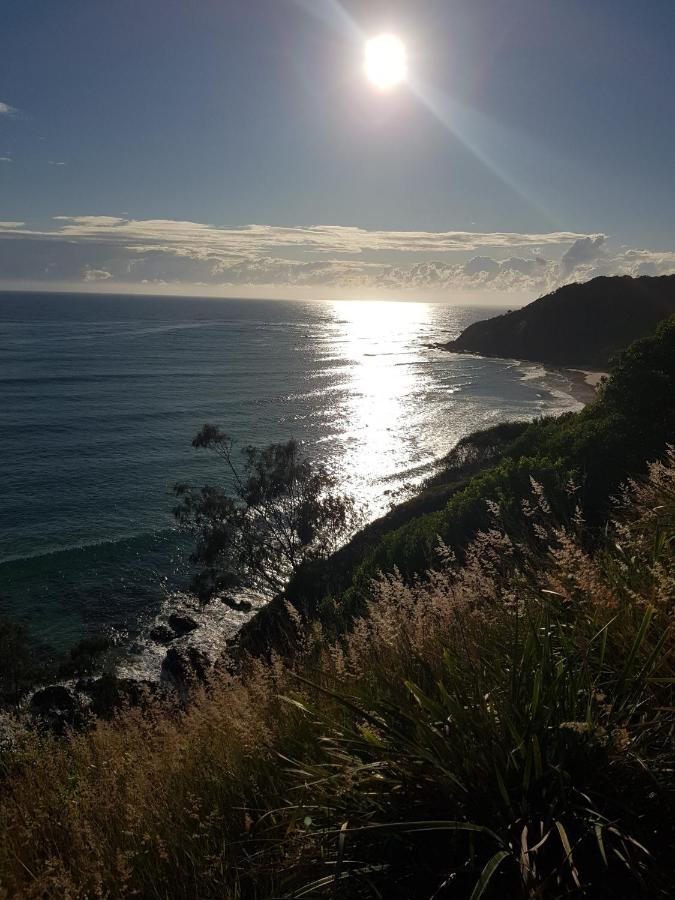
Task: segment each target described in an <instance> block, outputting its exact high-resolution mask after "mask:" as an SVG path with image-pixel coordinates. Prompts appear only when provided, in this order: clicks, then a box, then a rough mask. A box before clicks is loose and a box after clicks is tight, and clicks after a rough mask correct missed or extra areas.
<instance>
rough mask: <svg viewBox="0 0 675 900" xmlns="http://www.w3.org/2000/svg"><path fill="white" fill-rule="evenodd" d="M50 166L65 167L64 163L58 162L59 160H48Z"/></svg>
mask: <svg viewBox="0 0 675 900" xmlns="http://www.w3.org/2000/svg"><path fill="white" fill-rule="evenodd" d="M48 162H49V165H50V166H65V163H64V162H58V161H57V160H54V159H50V160H48Z"/></svg>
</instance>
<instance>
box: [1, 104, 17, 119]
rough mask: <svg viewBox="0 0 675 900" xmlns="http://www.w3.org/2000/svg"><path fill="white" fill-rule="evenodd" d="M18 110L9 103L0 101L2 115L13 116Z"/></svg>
mask: <svg viewBox="0 0 675 900" xmlns="http://www.w3.org/2000/svg"><path fill="white" fill-rule="evenodd" d="M15 112H17V110H16V109H15V108H14V107H13V106H10V105H9V103H3V102H2V101H0V116H11V115H12V113H15Z"/></svg>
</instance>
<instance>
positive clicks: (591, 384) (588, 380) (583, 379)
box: [560, 369, 609, 404]
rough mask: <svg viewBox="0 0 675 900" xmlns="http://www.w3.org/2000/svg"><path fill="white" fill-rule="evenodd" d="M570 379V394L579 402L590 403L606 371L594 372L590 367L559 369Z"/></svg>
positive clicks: (606, 374)
mask: <svg viewBox="0 0 675 900" xmlns="http://www.w3.org/2000/svg"><path fill="white" fill-rule="evenodd" d="M560 371H561V372H564V374H565V375H566V376H567V377H568V378H569V379H570V384H571V388H572V389H571V394H572V396H573V397H574V398H575V399H576V400H578V401H579V402H580V403H584V404H585V403H590V402H591V401H592V400H594V399H595V396H596V394H597V392H598V389H599V387H600V385H601V383H602V379H603V378H608V377H609V376H608V373H607V372H596V371H594V370H592V369H561V370H560Z"/></svg>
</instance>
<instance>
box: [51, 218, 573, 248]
mask: <svg viewBox="0 0 675 900" xmlns="http://www.w3.org/2000/svg"><path fill="white" fill-rule="evenodd" d="M55 221H56V222H57V229H55V231H56V233H58V234H60V235H62V236H67V237H78V238H82V239H97V240H101V239H106V240H110V241H115V242H125V243H128V244H142V245H144V246H151V247H154V248H156V249H163V248H166V247H169V246H173V245H176V244H178V245H180V246H181V247H182V248H183V250H184V251H185V252H187V250H188V249H190V248H193V249H195V250H198V251H199V252H200V253H201V254H202V255H203V254H204V253H205V252H212V253H221V254H229V255H233V254H241V255H246V254H249V253H265V252H270V251H271V250H273V249H284V250H288V249H298V250H303V251H305V252H317V253H318V252H328V253H339V254H342V253H344V254H352V255H353V254H360V253H364V252H367V251H369V252H374V251H378V252H380V251H381V252H390V253H391V252H396V253H447V252H459V251H474V250H478V249H480V248H481V247H490V248H524V247H540V246H553V245H566V244H571V243H573V242H574V241H576V240H578V239H579V238H583V237H585V235H581V234H577V233H575V232H567V231H561V232H551V233H545V234H518V233H511V232H492V233H482V232H470V231H445V232H428V231H377V230H372V231H369V230H366V229H364V228H358V227H355V226H348V225H347V226H346V225H312V226H307V227H299V226H282V225H280V226H277V225H244V226H241V227H238V228H219V227H216V226H213V225H203V224H200V223H197V222H180V221H175V220H173V219H140V220H135V219H123V218H119V217H115V216H56V217H55ZM48 233H49V232H42V234H48Z"/></svg>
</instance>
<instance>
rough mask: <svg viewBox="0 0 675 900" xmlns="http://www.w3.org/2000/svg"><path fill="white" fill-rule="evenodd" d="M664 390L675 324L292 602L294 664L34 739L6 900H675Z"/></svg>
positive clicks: (7, 763)
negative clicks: (578, 399) (595, 389)
mask: <svg viewBox="0 0 675 900" xmlns="http://www.w3.org/2000/svg"><path fill="white" fill-rule="evenodd" d="M674 385H675V320H674V321H671V322H666V323H664V324H662V325H661V326H660V327H659V328H658V330H657V332H656V334H655V335H654V336H652V337H649V338H645V339H643V340H641V341H639V342H637V343H636V344H634V345H632V346H631V347H630V348H629V349H628V350H627V351H625V352H624V353H623V354H621V356H620V358H619V359H618V360H617V362H616V363H615V365H614V368H613V373H612V378H611V379H610V381H609V382H608V383H607V384H606V385H605V386H604V387H603V389H602V391H601V393H600V396H599V398H598V400H597V401H596V402H595V403H593V404H590V405H589V406H588V407H586V408H585V409H584V410H583V411H582V412H580V413H576V414H574V413H572V414H569V415H567V416H563V417H560V418H557V419H554V418H549V419H543V420H538V421H536V422H533V423H531V424H530V425H507V426H500V427H499V428H498V429H490V430H489V431H488V432H483V433H481V434H480V435H476V436H474V437H473V438H472V439H471V440H467V441H465V442H463V444H462V447H461V448H460V449H459V450H458V448H456V449H455V451H453V453H452V454H451V455H450V457H449V458H448V460H447V466H446V471H445V473H444V474H441V475H439V477H438V478H436V479H434V481H433V483H430V484H429V485H428V486H427V491H426V494H425V496H421V497H420V498H418V500H417V501H416V502H415V503H413V504H412V505H410V506H408V508H407V509H406V510H399V511H398V513H392V515H391V517H390V518H389V519H388V521H387V526H385V525H384V524H381V525H380V526H378V528H376V529H375V530H374V531H371V532H370V536H371V539H370V540H369V541H366V542H365V544H366V545H367V544H370V545H371V546H370V547H368V546H364V542H363V541H361V542H357V544H356V549H357V550H358V553H357V554H356V556H357V557H359V556H360V557H361V562H360V564H358V559H349V560H347V562H348V565H347V566H346V567H343V568H342V570H341V571H340V572H335V571H333V572H330V573H327V572H326V571H322V570H330V569H331V568H332V566H333V563H332V562H331V561H330V560H328V561H322V562H321V564H320V566H319V567H311V568H310V570H308V571H307V572H306V573H305V578H304V581H303V583H300V581H296V582H295V583H294V584H292V585H291V587H290V588H289V591H288V592H287V595H288V596H287V599H288V600H289V603H288V604H287V605H283V604H282V606H281V609H285V610H287V612H288V619H287V623H286V624H287V626H288V628H289V630H291V629H294V630H295V631H296V634H297V638H298V640H297V641H296V651H297V652H296V653H295V654H283V655H281V654H278V653H277V654H272V655H270V657H269V659H268V660H264V659H260V658H258V659H253V658H248V659H243V660H242V661H241V666H240V668H239V669H238V670H237V671H234V672H233V671H231V670H230V669H229V667H219V668H216V669H215V670H214V671H213V672H212V673H211V675H210V676H209V677H208V678H206V679H205V683H203V684H195V685H194V691H193V693H192V695H191V702H190V703H180V702H175V701H173V700H171V699H167V700H166V701H161V700H159V699H157V698H155V699H154V700H153V699H152V698H149V699H148V708H147V709H144V708H143V707H142V706H139V707H137V708H133V709H122V710H120V711H119V714H118V716H117V717H116V718H115V719H114V720H113V721H112V722H104V721H97V722H96V723H95V725H96V727H93V728H89V729H83V730H81V731H79V732H78V731H75V732H73V733H67V734H65V735H64V736H61V737H59V736H55V735H50V734H48V733H42V734H41V733H40V732H39V731H37V730H36V729H35V727H34V725H29V727H27V728H25V729H24V730H21V728H20V724H21V723H20V721H19V722H18V723H17V728H18V731H17V733H16V736H15V737H14V739H13V740H12V741H11V742H8V743H6V744H4V745H1V746H0V785H1V786H2V790H0V897H3V898H4V897H7V898H9V897H26V898H38V897H40V898H47V900H51V898H62V897H70V898H73V900H87V898H92V897H120V898H124V897H164V898H170V900H173V898H181V900H183V898H187V900H201V898H207V897H222V898H224V900H268V898H272V897H279V898H281V897H284V898H289V900H290V898H300V897H319V898H321V897H325V898H338V900H367V898H375V897H387V898H388V900H429V898H430V897H437V898H439V900H442V898H459V900H469V898H472V900H478V898H481V897H482V898H484V900H491V898H495V900H496V898H500V897H509V898H522V900H533V898H535V897H536V898H541V900H557V898H560V897H582V896H584V897H593V898H598V900H610V898H611V900H616V898H626V900H628V898H630V900H637V898H639V900H642V898H644V900H647V898H650V900H652V898H658V897H661V898H666V897H672V896H673V888H674V882H673V873H672V856H673V847H674V846H675V833H674V831H673V821H674V819H673V808H674V806H675V803H674V801H675V779H674V778H673V772H674V771H675V750H674V748H673V733H674V730H675V714H674V710H675V703H674V698H673V684H674V683H675V671H674V668H673V650H674V649H675V647H674V644H673V629H672V600H673V584H674V583H675V456H674V455H673V453H672V451H671V452H670V453H668V452H666V450H665V444H666V442H670V443H672V442H673V440H674V439H675V407H674V405H673V403H672V397H673V394H674V392H675V387H674ZM659 457H660V458H661V461H658V462H653V463H652V464H651V465H648V464H647V463H648V461H649V460H657V459H658V458H659ZM630 476H633V480H632V481H631V482H630V483H629V484H628V486H627V488H626V489H625V490H623V491H620V490H619V486H620V484H621V482H625V481H626V479H627V478H628V477H630ZM570 479H572V481H570ZM610 494H617V495H619V498H620V499H619V502H618V503H616V504H612V503H609V502H608V498H609V496H610ZM447 497H449V499H447ZM403 520H405V521H403ZM387 527H389V528H393V530H392V531H389V530H387ZM439 536H440V537H441V538H442V539H443V541H444V543H445V551H444V552H441V553H439V552H438V549H439V544H438V538H439ZM451 551H455V552H454V554H453V553H452V552H451ZM364 552H365V553H366V555H365V556H363V554H364ZM394 566H396V567H397V568H398V573H396V572H395V571H394ZM378 569H379V570H383V571H385V572H389V573H390V574H389V575H388V576H387V577H383V578H380V579H379V580H378V581H374V580H373V576H374V575H376V573H377V571H378ZM415 574H418V575H419V578H413V577H411V576H413V575H415ZM338 576H339V577H338ZM312 581H314V582H315V583H314V585H313V594H312V593H311V591H310V588H311V587H312V585H311V583H312ZM338 582H341V584H342V585H343V587H342V588H339V587H338ZM350 583H351V587H349V588H347V589H346V590H345V587H346V586H347V585H349V584H350ZM326 591H329V592H330V596H326V593H325V592H326ZM290 601H292V602H294V603H297V604H298V605H297V606H296V609H295V610H293V608H292V607H291V606H290ZM312 602H314V603H315V606H314V609H313V612H314V614H315V615H314V617H313V618H314V621H313V622H308V623H306V624H305V625H304V626H303V624H302V622H301V616H300V615H299V613H298V610H300V611H302V612H303V613H307V614H309V613H310V612H312ZM289 607H290V609H289ZM354 614H356V615H357V616H358V617H359V618H358V619H356V620H354V619H353V615H354ZM350 615H351V616H352V618H350ZM317 618H319V619H320V620H321V622H322V624H323V626H324V627H323V628H319V627H318V622H317V621H316V619H317ZM348 620H349V621H348ZM345 625H347V626H348V627H344V626H345ZM92 724H93V723H92Z"/></svg>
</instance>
